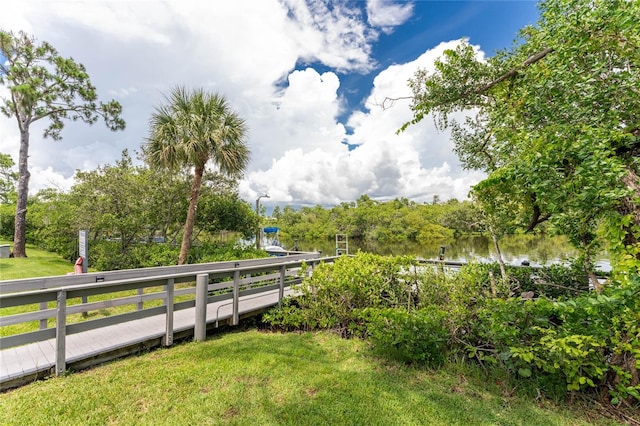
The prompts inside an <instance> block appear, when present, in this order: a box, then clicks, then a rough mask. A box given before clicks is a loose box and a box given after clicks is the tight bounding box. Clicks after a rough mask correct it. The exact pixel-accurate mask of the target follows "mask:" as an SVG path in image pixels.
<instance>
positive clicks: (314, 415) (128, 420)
mask: <svg viewBox="0 0 640 426" xmlns="http://www.w3.org/2000/svg"><path fill="white" fill-rule="evenodd" d="M449 370H451V369H449ZM449 370H448V369H444V370H438V371H428V370H423V369H417V368H411V367H406V366H402V365H398V364H395V363H390V362H387V361H383V360H380V359H379V358H376V357H375V356H373V355H372V354H371V352H370V351H369V349H368V346H367V344H366V342H363V341H359V340H343V339H340V338H339V337H337V336H334V335H330V334H326V333H319V334H312V333H306V334H294V333H291V334H276V333H262V332H259V331H257V330H246V331H241V332H229V333H225V334H219V335H216V336H214V337H211V338H209V340H207V341H206V342H202V343H185V344H181V345H177V346H175V347H172V348H169V349H161V350H157V351H154V352H151V353H148V354H145V355H141V356H135V357H130V358H127V359H124V360H119V361H115V362H112V363H109V364H107V365H104V366H100V367H97V368H94V369H92V370H88V371H83V372H77V373H73V374H69V375H67V376H66V377H60V378H53V379H50V380H47V381H40V382H36V383H33V384H31V385H27V386H24V387H22V388H19V389H15V390H12V391H9V392H6V393H4V394H0V424H2V425H25V424H29V425H52V424H65V425H80V424H82V425H94V424H95V425H104V424H118V425H138V424H150V425H151V424H152V425H159V424H162V425H182V424H183V425H209V424H230V425H608V424H615V423H614V422H612V421H610V420H606V419H604V418H602V417H598V416H596V415H594V414H592V413H589V412H587V411H584V410H579V409H577V408H567V407H560V406H556V405H553V404H551V403H550V402H546V401H534V400H531V399H526V398H521V397H519V396H516V395H514V394H513V393H512V392H507V393H505V392H504V390H503V389H502V388H501V387H500V386H499V385H497V384H495V383H491V382H490V381H487V380H483V379H482V378H473V377H468V376H466V375H465V374H464V373H460V372H452V371H449Z"/></svg>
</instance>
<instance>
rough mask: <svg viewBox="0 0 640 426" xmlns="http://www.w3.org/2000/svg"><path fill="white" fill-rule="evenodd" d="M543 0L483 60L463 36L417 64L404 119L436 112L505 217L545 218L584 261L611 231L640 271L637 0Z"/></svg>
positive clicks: (486, 200) (484, 193) (489, 206)
mask: <svg viewBox="0 0 640 426" xmlns="http://www.w3.org/2000/svg"><path fill="white" fill-rule="evenodd" d="M539 7H540V11H541V17H540V20H539V22H538V23H537V25H536V26H532V27H527V28H524V29H522V30H521V32H520V39H519V40H518V43H517V44H515V45H514V46H513V47H511V48H510V49H506V50H503V51H500V52H498V53H497V54H496V55H495V56H493V57H491V58H489V59H488V60H486V61H482V60H480V59H479V56H478V54H477V51H476V48H475V47H474V46H471V45H470V44H469V43H468V42H466V41H462V42H461V43H460V45H459V46H458V48H457V49H455V50H450V51H447V52H446V53H445V55H444V57H442V58H440V60H439V61H437V62H436V64H435V70H434V71H433V72H428V71H426V70H420V71H418V72H417V73H416V74H415V75H414V78H413V79H412V80H410V82H409V85H410V87H411V89H412V91H413V104H412V110H413V112H414V118H413V120H412V121H411V122H410V123H407V124H405V126H404V127H403V129H404V128H406V127H407V126H410V125H411V124H414V123H417V122H419V121H421V120H422V119H423V118H425V117H427V116H429V115H434V116H435V120H436V123H437V124H438V125H439V126H440V127H441V128H445V127H448V128H450V129H451V130H452V138H453V140H454V143H455V151H456V153H457V154H458V156H459V158H460V160H461V161H462V163H463V165H464V166H465V167H466V168H469V169H479V170H483V171H485V172H486V173H487V175H488V177H487V179H486V180H484V181H482V182H481V183H480V184H478V185H476V186H475V188H474V189H473V194H474V197H475V198H476V199H478V200H479V201H480V202H481V203H482V205H483V207H484V208H485V210H486V211H487V212H488V214H494V215H500V222H501V223H502V224H508V223H511V224H513V225H514V226H520V227H522V228H524V229H528V230H531V229H533V228H535V227H536V226H538V225H539V224H540V223H542V222H545V221H549V222H550V223H551V224H552V226H553V229H555V230H556V231H557V232H560V233H563V234H566V235H567V236H568V237H569V239H570V241H572V243H573V244H574V245H576V246H577V247H579V248H581V249H582V250H583V251H584V253H585V266H586V267H587V269H589V268H590V255H591V254H592V253H593V251H594V250H595V249H596V248H598V246H599V244H600V243H601V242H603V241H604V242H606V243H607V244H608V247H607V248H609V250H610V251H611V252H612V254H613V255H614V261H616V260H617V261H618V262H626V265H627V266H628V267H631V268H632V269H633V270H635V271H638V259H640V247H639V245H638V241H639V238H640V204H639V200H640V178H639V177H638V176H639V175H640V114H639V112H640V96H639V95H640V24H639V23H638V20H637V18H636V17H637V16H640V3H638V2H633V1H631V2H630V1H624V0H606V1H604V0H594V1H591V2H585V1H582V0H545V1H542V2H541V3H540V5H539ZM460 112H463V113H467V116H466V119H464V120H463V121H461V120H460V119H459V118H457V119H456V117H459V116H460V115H459V113H460ZM455 113H458V114H456V115H454V114H455ZM634 265H635V266H634Z"/></svg>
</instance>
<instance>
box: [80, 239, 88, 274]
mask: <svg viewBox="0 0 640 426" xmlns="http://www.w3.org/2000/svg"><path fill="white" fill-rule="evenodd" d="M88 234H89V231H87V230H81V231H80V232H79V235H78V240H79V244H78V246H79V249H78V250H79V252H80V253H79V254H80V256H82V273H83V274H86V273H87V268H88V267H89V244H88V242H87V235H88Z"/></svg>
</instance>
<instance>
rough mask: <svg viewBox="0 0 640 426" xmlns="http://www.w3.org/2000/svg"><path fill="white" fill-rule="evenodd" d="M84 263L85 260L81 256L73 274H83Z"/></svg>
mask: <svg viewBox="0 0 640 426" xmlns="http://www.w3.org/2000/svg"><path fill="white" fill-rule="evenodd" d="M83 262H84V259H83V258H82V256H80V257H79V258H78V260H76V264H75V266H74V267H73V272H74V273H75V274H82V263H83Z"/></svg>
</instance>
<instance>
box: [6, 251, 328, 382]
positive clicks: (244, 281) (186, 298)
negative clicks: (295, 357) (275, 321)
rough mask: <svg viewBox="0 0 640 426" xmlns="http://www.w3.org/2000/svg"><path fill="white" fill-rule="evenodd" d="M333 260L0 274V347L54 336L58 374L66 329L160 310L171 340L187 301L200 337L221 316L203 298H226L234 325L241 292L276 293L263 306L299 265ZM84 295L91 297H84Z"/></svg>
mask: <svg viewBox="0 0 640 426" xmlns="http://www.w3.org/2000/svg"><path fill="white" fill-rule="evenodd" d="M334 259H335V257H324V258H321V257H320V254H319V253H305V254H295V255H290V256H286V257H278V258H266V259H253V260H245V261H233V262H215V263H208V264H200V265H183V266H172V267H159V268H144V269H139V270H127V271H112V272H104V273H93V274H83V275H75V276H61V277H47V278H38V279H28V280H13V281H3V282H0V315H1V316H0V332H1V333H2V337H0V348H1V349H2V350H3V351H4V350H5V349H8V348H13V347H17V346H21V345H27V344H31V343H36V342H43V341H47V340H50V339H55V343H54V346H55V368H54V372H55V374H57V375H58V374H61V373H63V372H64V371H65V370H66V352H67V351H66V339H67V336H70V335H73V334H76V333H81V332H86V331H89V330H96V329H99V328H104V327H107V326H111V325H116V324H122V323H127V322H131V321H135V320H139V319H142V318H147V317H151V316H158V315H164V319H165V326H164V336H163V338H162V344H163V345H165V346H169V345H171V344H173V340H174V315H175V313H176V312H178V311H181V310H185V309H189V308H195V318H193V322H192V324H193V330H194V338H195V339H196V340H204V338H205V336H206V329H207V323H211V322H214V321H215V323H216V325H217V323H218V321H219V320H220V318H218V313H217V314H216V318H207V306H208V305H210V304H212V303H213V304H215V303H217V304H218V308H217V312H219V311H220V307H221V306H223V305H230V306H231V307H232V309H231V311H232V314H231V317H230V318H228V320H229V322H230V323H231V324H232V325H237V324H238V322H239V316H240V309H239V302H240V300H241V299H242V300H250V299H251V298H252V297H258V296H260V295H263V294H268V293H269V292H271V293H273V294H274V297H273V298H272V299H270V301H269V302H267V303H266V305H275V304H279V303H280V301H281V300H282V298H283V296H284V293H285V289H287V288H289V287H290V286H291V285H293V284H296V283H299V282H300V281H301V280H302V278H303V276H302V273H303V272H304V269H303V268H302V266H303V265H304V264H306V265H308V266H309V267H310V269H309V270H308V271H309V273H310V271H311V270H312V269H313V266H314V265H316V264H318V263H319V262H331V261H333V260H334ZM276 296H277V297H276ZM90 298H91V299H93V300H91V301H90ZM96 299H100V300H96ZM248 305H251V304H248ZM125 306H128V307H129V309H128V310H127V309H125V310H124V311H117V312H115V311H114V308H118V307H125ZM264 308H265V302H262V303H261V304H256V306H255V309H264ZM118 309H123V308H118ZM249 309H251V307H249ZM105 310H107V311H108V312H109V313H108V314H107V315H103V316H102V317H101V318H96V319H87V318H86V315H87V314H88V313H89V312H94V313H95V312H96V311H97V312H101V311H105ZM22 311H26V312H22ZM245 313H246V312H245ZM74 314H81V315H83V314H84V315H85V317H83V318H75V320H76V321H77V322H69V321H68V318H69V316H70V315H74ZM76 317H78V316H77V315H76ZM49 320H53V321H52V322H54V324H52V325H51V326H49V325H48V323H49ZM24 323H31V324H33V323H38V324H39V326H37V325H36V326H34V327H33V328H37V329H36V330H31V331H26V332H19V333H11V327H12V326H16V325H18V324H24Z"/></svg>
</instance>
